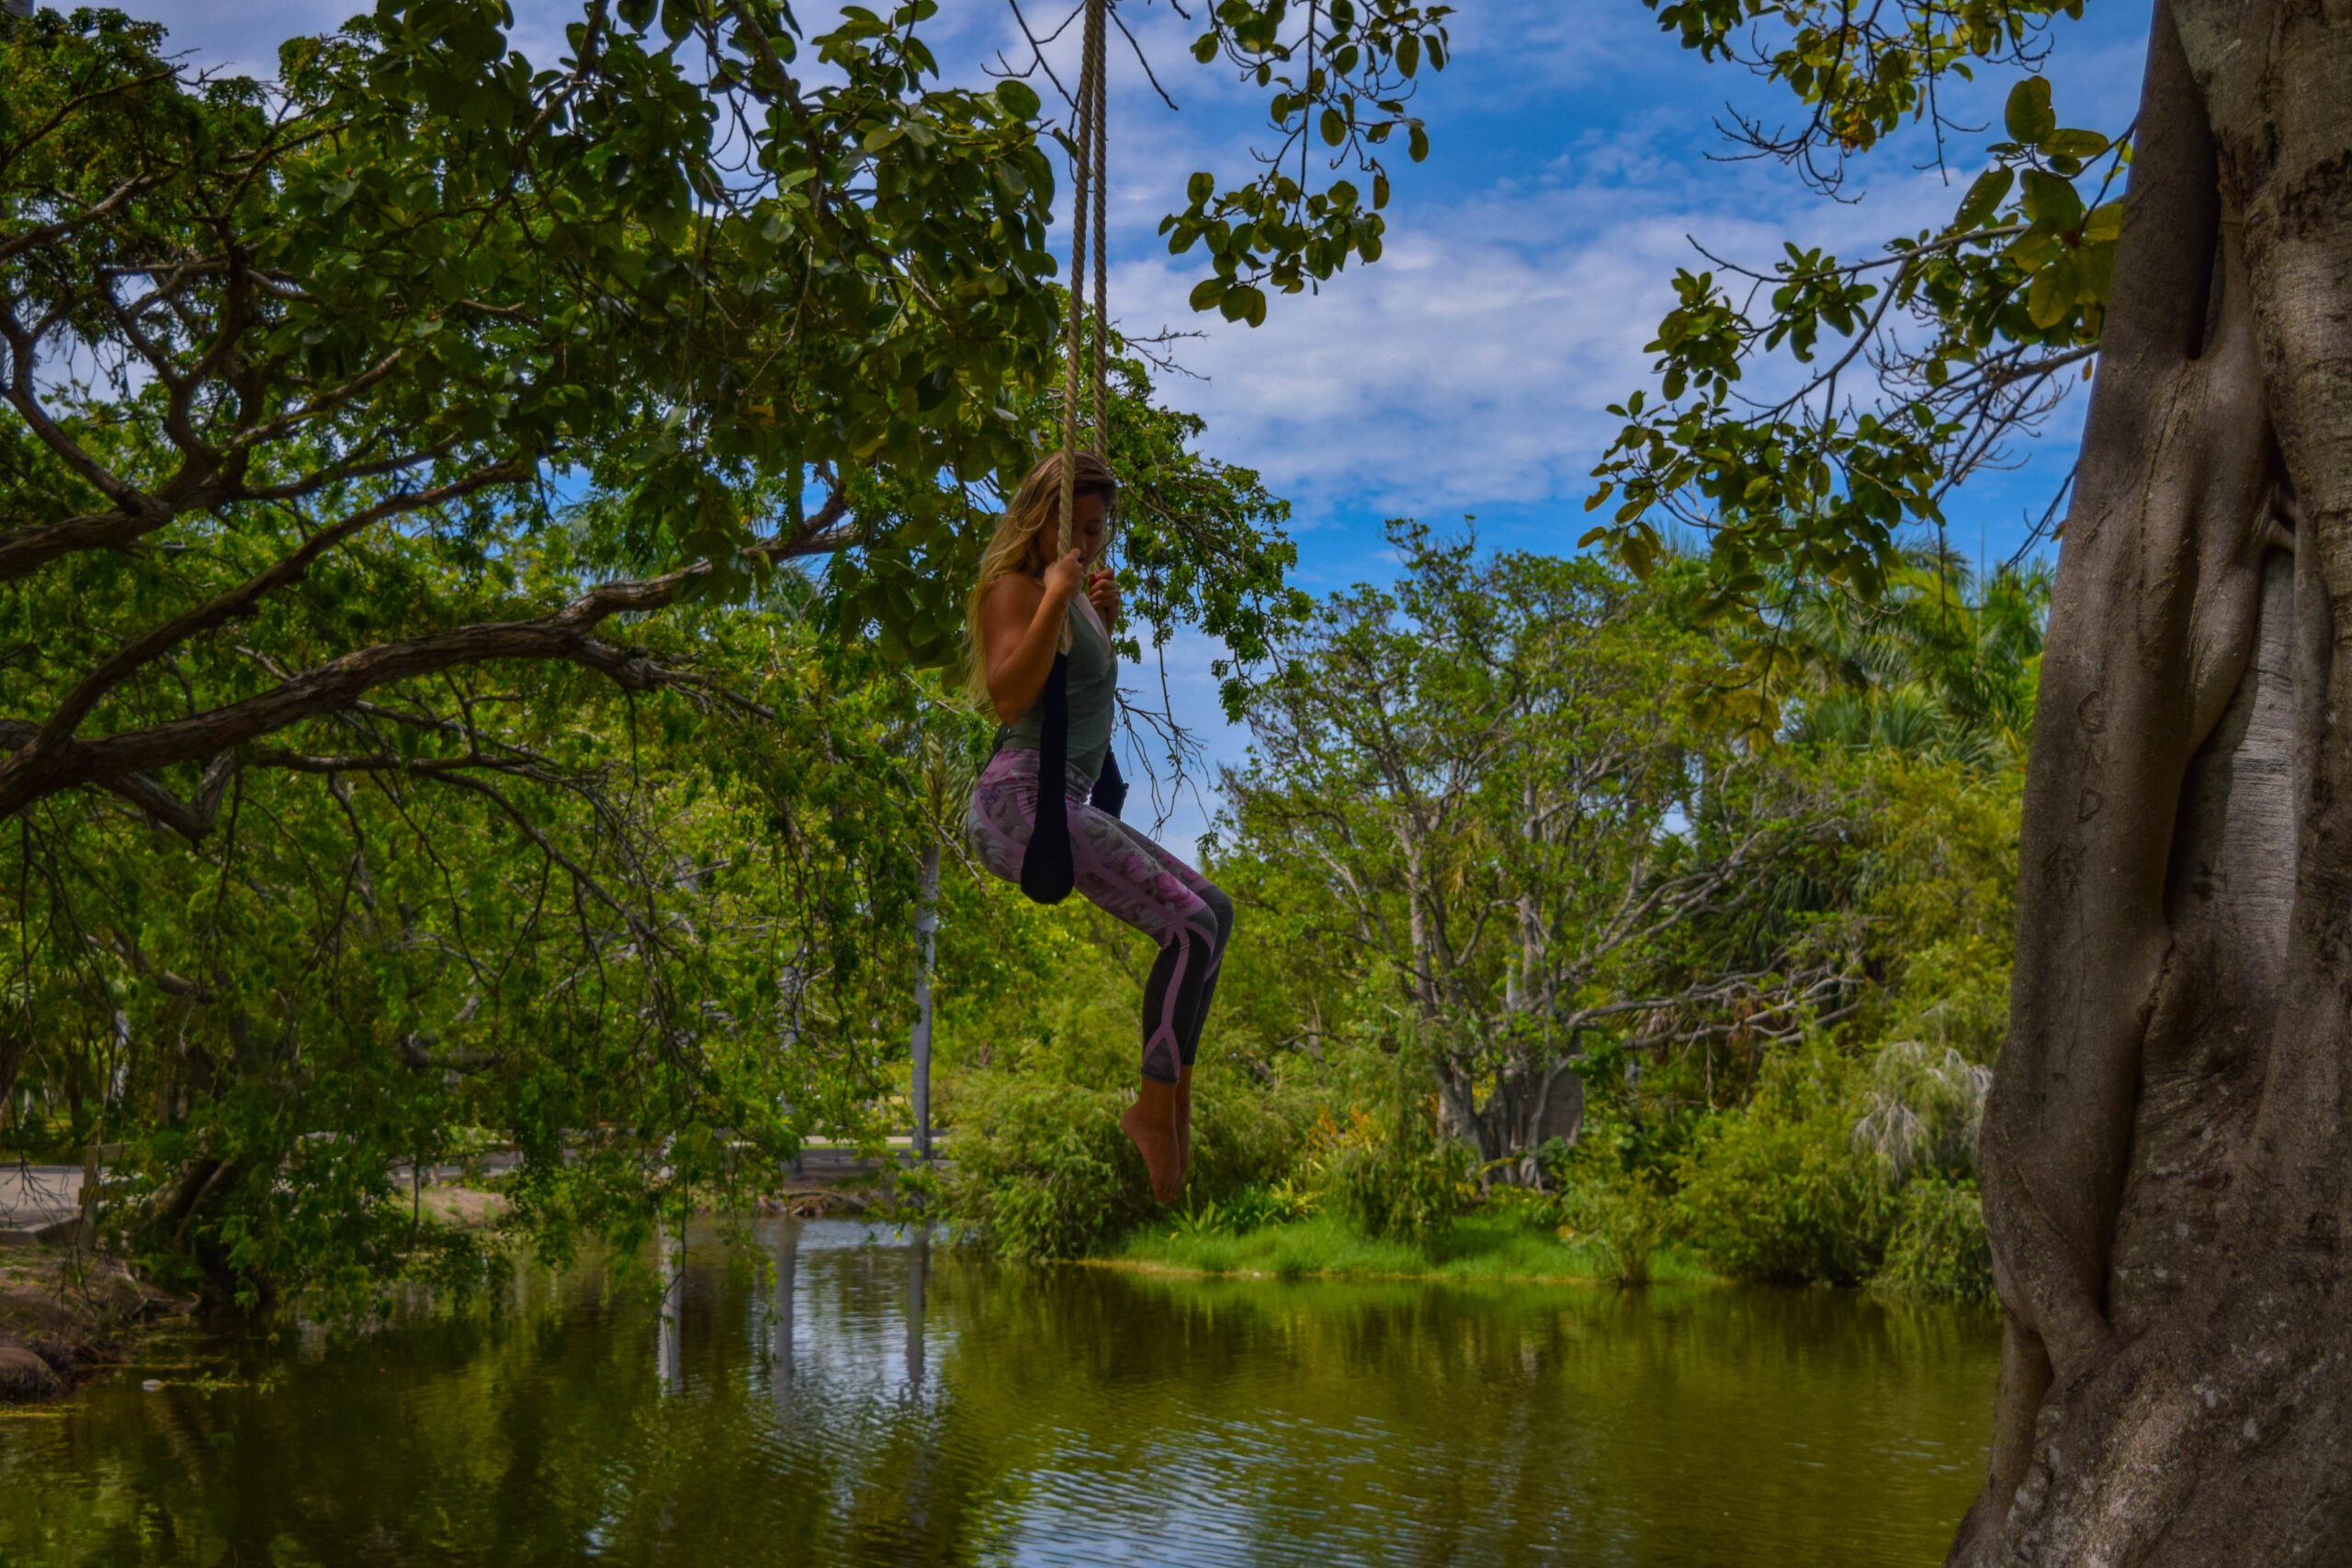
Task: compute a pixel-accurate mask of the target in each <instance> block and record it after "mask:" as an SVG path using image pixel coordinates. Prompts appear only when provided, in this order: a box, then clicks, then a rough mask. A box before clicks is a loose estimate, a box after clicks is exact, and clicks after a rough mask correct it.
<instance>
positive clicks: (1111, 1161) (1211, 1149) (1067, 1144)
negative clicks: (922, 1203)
mask: <svg viewBox="0 0 2352 1568" xmlns="http://www.w3.org/2000/svg"><path fill="white" fill-rule="evenodd" d="M1199 1082H1200V1090H1201V1092H1199V1093H1198V1094H1197V1095H1196V1096H1195V1098H1194V1100H1193V1163H1192V1168H1191V1171H1190V1173H1189V1174H1188V1176H1187V1178H1186V1180H1185V1191H1186V1194H1187V1197H1188V1200H1189V1201H1191V1202H1193V1203H1194V1204H1199V1203H1208V1204H1211V1205H1216V1204H1218V1203H1220V1202H1231V1201H1236V1199H1237V1195H1238V1194H1241V1193H1245V1192H1248V1191H1251V1190H1268V1189H1271V1188H1273V1187H1275V1186H1277V1185H1278V1184H1280V1183H1282V1182H1283V1181H1284V1180H1286V1179H1288V1178H1289V1177H1290V1176H1291V1175H1292V1173H1293V1171H1294V1169H1295V1166H1296V1164H1297V1159H1298V1150H1299V1147H1300V1141H1301V1134H1302V1133H1303V1131H1304V1128H1305V1126H1306V1114H1305V1111H1304V1110H1303V1108H1302V1106H1301V1105H1300V1103H1299V1101H1298V1100H1297V1098H1296V1097H1295V1095H1293V1094H1291V1093H1290V1092H1288V1091H1287V1090H1285V1089H1283V1088H1282V1087H1281V1086H1279V1085H1276V1086H1272V1087H1269V1088H1256V1087H1252V1086H1250V1084H1248V1083H1247V1082H1246V1081H1244V1080H1242V1079H1241V1078H1240V1077H1238V1075H1236V1076H1234V1077H1226V1076H1225V1075H1223V1074H1212V1076H1210V1077H1204V1078H1203V1079H1201V1080H1199ZM1130 1098H1131V1096H1130V1093H1129V1091H1128V1090H1127V1089H1125V1088H1124V1087H1122V1088H1119V1089H1094V1088H1091V1087H1089V1086H1087V1085H1085V1084H1082V1083H1078V1082H1073V1081H1071V1080H1070V1078H1069V1077H1064V1076H1061V1075H1060V1074H1057V1073H1054V1072H979V1073H971V1074H967V1075H966V1076H965V1077H963V1078H961V1079H960V1080H959V1081H958V1084H957V1092H956V1113H957V1119H958V1131H957V1132H956V1163H955V1166H954V1168H953V1175H952V1176H951V1178H950V1179H949V1181H948V1183H947V1191H946V1197H947V1204H948V1210H949V1213H951V1214H952V1215H953V1216H954V1217H955V1218H956V1219H957V1220H960V1221H962V1222H963V1223H964V1224H967V1225H969V1226H971V1227H973V1229H974V1230H975V1231H976V1232H977V1234H978V1239H979V1240H981V1241H982V1242H984V1243H985V1244H987V1245H988V1246H989V1247H993V1248H995V1249H996V1250H998V1251H1000V1252H1002V1253H1005V1254H1006V1255H1008V1256H1010V1257H1015V1258H1078V1257H1083V1256H1085V1255H1087V1254H1089V1253H1092V1252H1098V1251H1101V1250H1103V1248H1104V1247H1108V1246H1109V1245H1110V1244H1111V1243H1113V1242H1114V1241H1116V1240H1117V1239H1118V1238H1119V1237H1120V1236H1121V1235H1124V1234H1125V1232H1126V1231H1127V1230H1128V1229H1130V1228H1131V1227H1133V1226H1134V1225H1135V1224H1137V1223H1138V1222H1140V1221H1141V1220H1143V1219H1144V1218H1145V1217H1147V1216H1148V1215H1149V1214H1151V1213H1155V1212H1156V1211H1155V1206H1154V1205H1153V1203H1152V1201H1151V1189H1150V1185H1149V1183H1148V1181H1147V1180H1146V1179H1145V1176H1144V1170H1143V1162H1142V1161H1141V1160H1140V1159H1138V1158H1137V1157H1136V1152H1135V1149H1134V1146H1133V1145H1130V1144H1129V1143H1128V1142H1127V1135H1126V1134H1125V1133H1124V1132H1122V1131H1121V1130H1120V1128H1119V1113H1120V1112H1121V1111H1124V1110H1125V1109H1126V1107H1127V1101H1128V1100H1129V1099H1130Z"/></svg>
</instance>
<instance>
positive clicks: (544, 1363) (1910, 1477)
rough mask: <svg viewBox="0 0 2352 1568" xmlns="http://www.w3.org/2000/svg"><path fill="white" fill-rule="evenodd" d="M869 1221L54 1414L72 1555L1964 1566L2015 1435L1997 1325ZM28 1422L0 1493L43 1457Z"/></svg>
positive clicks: (60, 1524)
mask: <svg viewBox="0 0 2352 1568" xmlns="http://www.w3.org/2000/svg"><path fill="white" fill-rule="evenodd" d="M863 1235H864V1233H863V1232H861V1231H860V1230H858V1229H857V1228H856V1227H852V1226H845V1225H811V1226H799V1225H791V1224H781V1225H776V1226H774V1227H763V1228H761V1229H760V1231H759V1232H758V1234H757V1235H756V1238H755V1251H754V1253H753V1255H752V1257H751V1258H750V1259H749V1260H748V1262H749V1265H750V1266H748V1267H747V1266H746V1264H745V1260H743V1259H738V1260H737V1261H736V1262H735V1263H734V1264H733V1265H732V1266H730V1264H729V1261H728V1259H727V1258H726V1257H725V1255H724V1249H723V1248H722V1247H721V1246H720V1245H719V1244H718V1241H717V1238H715V1237H706V1236H705V1235H703V1234H702V1233H701V1232H700V1231H699V1230H697V1231H696V1233H695V1235H694V1237H693V1246H692V1247H690V1249H689V1250H688V1252H687V1256H686V1260H685V1269H684V1280H683V1286H682V1289H681V1290H680V1291H679V1292H678V1293H677V1296H676V1299H675V1309H676V1310H675V1314H674V1320H673V1321H674V1330H673V1333H671V1334H669V1335H664V1333H663V1332H662V1314H661V1313H660V1311H659V1308H658V1303H657V1302H656V1301H655V1300H654V1299H653V1298H652V1296H651V1295H650V1293H640V1294H638V1295H634V1296H621V1295H618V1294H616V1292H615V1288H614V1287H613V1286H611V1285H610V1284H609V1283H608V1282H607V1281H606V1280H605V1276H604V1274H603V1272H602V1271H601V1270H600V1269H594V1268H589V1269H582V1270H579V1271H577V1272H576V1273H574V1274H573V1275H571V1276H570V1277H568V1278H566V1279H564V1280H561V1281H555V1280H549V1279H548V1277H546V1276H544V1275H537V1276H531V1277H529V1278H528V1279H527V1280H526V1282H525V1283H523V1284H520V1285H518V1287H517V1292H518V1293H517V1296H516V1297H515V1300H514V1302H513V1303H511V1305H510V1307H509V1308H508V1310H506V1311H503V1312H502V1313H501V1314H498V1315H496V1316H494V1317H487V1316H486V1317H477V1318H473V1319H467V1320H458V1321H451V1320H447V1319H443V1320H437V1321H435V1320H427V1321H423V1322H417V1323H413V1324H411V1325H407V1326H405V1327H403V1328H402V1329H401V1330H400V1331H399V1332H397V1333H391V1334H383V1335H378V1336H374V1337H360V1338H356V1339H353V1338H350V1337H337V1338H336V1340H335V1341H334V1344H333V1345H332V1346H331V1347H330V1348H329V1349H328V1350H327V1352H326V1354H325V1355H324V1356H323V1357H322V1358H321V1359H319V1360H318V1361H317V1362H316V1363H315V1364H307V1363H301V1362H295V1363H291V1364H281V1365H280V1366H279V1367H278V1371H279V1372H280V1374H281V1378H280V1382H278V1384H277V1387H276V1388H275V1389H274V1390H272V1391H271V1392H269V1393H266V1394H264V1393H258V1392H254V1391H244V1392H232V1393H219V1394H198V1393H195V1392H194V1391H192V1390H184V1389H175V1390H171V1391H167V1393H164V1394H158V1395H148V1394H141V1393H139V1392H138V1390H137V1388H136V1384H135V1382H117V1383H110V1384H107V1385H104V1386H102V1387H101V1388H100V1389H98V1390H97V1391H96V1392H95V1393H93V1394H92V1395H91V1396H88V1397H87V1398H86V1399H85V1402H84V1404H82V1405H81V1406H80V1407H79V1414H77V1415H76V1416H75V1417H74V1421H73V1423H72V1425H71V1427H70V1428H69V1427H67V1424H64V1423H51V1424H50V1429H51V1431H53V1432H55V1433H56V1434H57V1438H58V1439H59V1440H60V1441H61V1442H65V1443H66V1446H65V1447H63V1448H62V1449H60V1450H57V1451H56V1452H55V1453H54V1454H53V1455H52V1456H51V1459H50V1461H48V1462H51V1463H52V1464H53V1465H54V1466H55V1467H56V1470H55V1471H54V1472H51V1473H57V1472H67V1473H70V1474H72V1475H73V1476H74V1478H75V1485H74V1487H72V1488H70V1489H68V1493H67V1495H70V1496H72V1497H74V1498H75V1499H77V1501H76V1502H74V1503H72V1504H69V1505H68V1506H67V1509H66V1511H65V1513H64V1514H62V1516H58V1517H57V1522H56V1524H55V1526H54V1528H53V1530H52V1533H51V1536H50V1538H49V1539H50V1540H51V1542H59V1543H62V1544H59V1545H53V1546H51V1547H49V1548H46V1549H45V1550H44V1552H43V1554H42V1555H41V1557H40V1560H41V1561H43V1562H179V1561H183V1560H186V1561H198V1560H202V1559H203V1558H204V1557H205V1556H206V1554H207V1552H208V1551H217V1550H220V1549H226V1550H227V1551H230V1552H232V1553H233V1554H235V1555H237V1556H243V1557H247V1558H255V1557H258V1558H262V1559H264V1560H266V1559H267V1558H268V1556H269V1555H270V1552H271V1550H272V1546H273V1543H276V1552H277V1558H278V1559H279V1560H281V1561H287V1562H303V1561H315V1562H350V1561H358V1560H363V1559H364V1560H366V1561H369V1562H428V1561H429V1562H482V1563H491V1562H496V1563H501V1564H504V1563H507V1562H543V1561H571V1560H575V1559H577V1558H578V1557H580V1556H581V1555H582V1554H583V1553H584V1552H586V1551H592V1550H593V1551H595V1552H596V1553H597V1554H599V1555H600V1556H601V1557H603V1558H604V1559H605V1560H609V1561H614V1562H628V1563H656V1562H662V1563H666V1562H795V1563H798V1562H808V1563H825V1562H846V1563H866V1562H906V1563H923V1564H930V1563H961V1562H984V1561H985V1562H997V1561H1004V1560H1008V1559H1020V1558H1023V1557H1024V1556H1034V1555H1045V1554H1048V1553H1051V1554H1058V1555H1062V1556H1073V1555H1074V1556H1086V1555H1090V1554H1094V1553H1097V1552H1099V1554H1101V1555H1105V1556H1107V1555H1111V1554H1113V1553H1114V1552H1119V1553H1125V1555H1128V1556H1130V1557H1132V1556H1133V1555H1134V1554H1135V1553H1136V1552H1137V1551H1143V1552H1145V1553H1146V1554H1147V1555H1149V1556H1151V1557H1152V1558H1153V1560H1155V1561H1170V1562H1183V1561H1188V1560H1189V1561H1204V1560H1207V1559H1210V1558H1221V1559H1222V1558H1232V1559H1240V1560H1246V1561H1252V1562H1297V1563H1308V1562H1312V1563H1317V1564H1320V1563H1324V1562H1333V1561H1341V1560H1345V1561H1363V1562H1436V1561H1448V1560H1459V1561H1523V1560H1542V1559H1544V1558H1547V1557H1556V1558H1558V1559H1560V1560H1565V1561H1573V1562H1579V1563H1588V1562H1589V1563H1596V1564H1601V1563H1613V1562H1625V1563H1634V1562H1639V1563H1642V1564H1644V1565H1645V1568H1646V1565H1649V1564H1662V1563H1672V1562H1731V1561H1743V1560H1752V1559H1753V1558H1754V1556H1755V1554H1756V1553H1758V1552H1759V1551H1760V1552H1763V1554H1764V1555H1769V1556H1771V1557H1773V1558H1775V1559H1786V1560H1804V1561H1813V1562H1823V1563H1828V1564H1838V1563H1877V1562H1901V1561H1928V1560H1930V1558H1931V1557H1932V1553H1933V1551H1935V1549H1936V1547H1937V1544H1938V1541H1939V1537H1940V1533H1941V1531H1942V1529H1944V1527H1945V1524H1946V1522H1947V1521H1948V1519H1949V1517H1950V1516H1951V1513H1952V1511H1953V1510H1954V1509H1955V1508H1956V1507H1957V1506H1959V1505H1960V1504H1961V1502H1962V1501H1963V1500H1964V1498H1965V1496H1966V1495H1967V1492H1968V1489H1969V1486H1970V1485H1971V1483H1973V1478H1974V1475H1975V1472H1976V1471H1977V1470H1978V1468H1979V1466H1980V1463H1981V1459H1980V1453H1981V1450H1979V1448H1978V1447H1977V1446H1976V1445H1977V1443H1978V1440H1979V1437H1980V1434H1979V1432H1978V1427H1979V1425H1980V1417H1981V1411H1982V1404H1983V1401H1984V1400H1985V1397H1986V1395H1987V1393H1988V1385H1989V1382H1990V1365H1989V1355H1988V1349H1987V1348H1988V1345H1989V1330H1988V1329H1987V1328H1986V1327H1985V1325H1981V1324H1978V1323H1976V1322H1975V1321H1974V1320H1973V1319H1968V1318H1963V1317H1962V1316H1959V1315H1956V1314H1951V1313H1950V1312H1945V1311H1939V1310H1919V1309H1911V1310H1904V1309H1897V1308H1894V1307H1890V1306H1885V1305H1880V1304H1876V1303H1871V1302H1869V1301H1868V1300H1866V1299H1857V1298H1854V1297H1851V1296H1846V1295H1835V1294H1830V1293H1826V1292H1814V1293H1808V1292H1750V1291H1732V1290H1683V1291H1673V1290H1668V1289H1663V1288H1658V1289H1653V1290H1652V1291H1650V1292H1647V1293H1646V1294H1645V1295H1643V1294H1633V1293H1621V1292H1610V1291H1565V1290H1548V1291H1539V1290H1481V1291H1475V1292H1474V1291H1459V1290H1449V1289H1443V1288H1434V1287H1428V1286H1421V1285H1415V1284H1407V1283H1397V1284H1376V1285H1340V1284H1296V1285H1292V1284H1282V1283H1276V1282H1272V1281H1235V1282H1228V1283H1222V1284H1220V1283H1214V1282H1201V1283H1184V1282H1174V1281H1166V1280H1147V1279H1142V1278H1138V1277H1135V1276H1130V1275H1125V1274H1121V1273H1115V1272H1113V1271H1110V1270H1104V1269H1069V1268H1066V1269H1012V1268H1007V1267H999V1266H994V1265H989V1264H987V1263H984V1262H980V1261H978V1260H976V1259H973V1258H968V1257H966V1256H964V1255H961V1254H958V1253H956V1252H954V1251H951V1250H948V1249H945V1248H944V1247H935V1246H934V1245H933V1244H932V1243H930V1242H929V1241H927V1240H924V1239H920V1238H903V1239H901V1238H895V1237H892V1236H890V1235H888V1234H887V1233H882V1234H881V1244H880V1245H876V1246H866V1245H863V1244H862V1240H861V1238H862V1236H863ZM665 1340H666V1341H667V1343H666V1345H665ZM379 1369H380V1370H379ZM665 1387H666V1388H668V1389H669V1390H671V1391H672V1392H669V1393H664V1389H665ZM69 1439H70V1440H69ZM12 1442H14V1439H13V1438H7V1437H0V1483H8V1484H9V1485H10V1486H11V1487H12V1490H13V1488H14V1487H15V1486H17V1485H18V1484H22V1485H26V1486H39V1485H40V1484H41V1477H40V1472H39V1471H38V1468H37V1467H28V1464H27V1463H26V1462H25V1456H24V1454H23V1451H22V1449H21V1445H18V1446H11V1444H12ZM1939 1467H1940V1469H1939ZM96 1493H105V1494H106V1495H107V1496H110V1497H112V1498H114V1499H116V1501H115V1502H114V1503H112V1504H110V1505H106V1504H101V1503H100V1502H99V1501H97V1500H96ZM108 1507H111V1508H112V1509H113V1510H114V1511H113V1512H111V1513H109V1512H107V1508H108ZM77 1508H78V1509H80V1510H81V1511H80V1512H76V1511H75V1510H76V1509H77ZM14 1528H16V1527H13V1526H12V1525H11V1524H9V1523H8V1522H6V1521H5V1520H0V1551H22V1550H23V1549H24V1545H25V1543H24V1541H23V1540H21V1538H18V1537H16V1536H12V1535H11V1534H10V1533H9V1532H10V1530H11V1529H14ZM1759 1542H1760V1543H1769V1546H1770V1551H1764V1548H1763V1547H1762V1546H1759V1544H1758V1543H1759Z"/></svg>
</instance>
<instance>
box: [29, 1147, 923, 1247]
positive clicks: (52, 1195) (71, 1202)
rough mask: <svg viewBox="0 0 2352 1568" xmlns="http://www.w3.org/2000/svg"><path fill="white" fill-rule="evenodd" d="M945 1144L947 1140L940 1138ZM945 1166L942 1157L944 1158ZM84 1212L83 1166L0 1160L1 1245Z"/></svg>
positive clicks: (859, 1162)
mask: <svg viewBox="0 0 2352 1568" xmlns="http://www.w3.org/2000/svg"><path fill="white" fill-rule="evenodd" d="M940 1142H941V1143H942V1144H944V1142H945V1140H944V1139H942V1140H940ZM912 1143H913V1140H912V1139H910V1138H904V1137H899V1138H892V1139H891V1140H890V1141H889V1153H888V1155H887V1156H884V1157H883V1158H880V1159H876V1158H864V1159H861V1158H859V1157H858V1156H857V1153H856V1151H855V1150H854V1149H851V1148H846V1147H836V1146H831V1145H825V1144H820V1143H812V1144H811V1145H809V1147H808V1148H807V1149H805V1150H804V1151H802V1154H801V1156H800V1164H799V1168H798V1169H797V1170H796V1171H794V1173H793V1174H794V1175H795V1176H797V1177H799V1178H800V1179H804V1180H817V1181H839V1180H842V1179H848V1178H851V1177H858V1176H871V1175H873V1174H875V1173H876V1172H877V1171H878V1170H880V1169H881V1168H882V1167H883V1166H884V1164H885V1163H889V1164H898V1163H902V1162H904V1161H905V1160H907V1159H908V1158H909V1157H910V1155H911V1153H912V1149H911V1145H912ZM941 1163H942V1164H944V1163H945V1161H944V1158H943V1159H941ZM513 1164H515V1156H514V1155H512V1154H508V1153H505V1152H503V1151H500V1152H493V1153H491V1154H487V1155H485V1156H482V1158H481V1161H480V1162H479V1165H478V1168H480V1169H481V1170H483V1171H485V1172H492V1171H498V1170H503V1169H505V1168H508V1167H509V1166H512V1165H513ZM463 1171H464V1167H462V1166H458V1165H442V1166H435V1167H434V1168H432V1169H431V1170H430V1171H428V1172H427V1173H426V1179H427V1180H431V1181H446V1180H448V1179H450V1178H452V1177H456V1176H458V1175H461V1174H462V1173H463ZM394 1175H395V1179H397V1180H400V1181H405V1180H407V1179H408V1171H407V1169H406V1168H405V1167H402V1168H398V1169H397V1170H396V1171H395V1173H394ZM81 1212H82V1168H81V1167H80V1166H78V1165H30V1164H28V1163H26V1162H24V1161H21V1160H13V1159H6V1158H0V1247H7V1246H17V1247H21V1246H26V1245H28V1244H30V1243H33V1242H36V1241H41V1240H52V1239H55V1235H54V1233H55V1232H56V1231H58V1230H59V1229H61V1228H62V1227H64V1226H67V1225H70V1224H72V1223H73V1222H74V1220H75V1219H76V1218H77V1217H78V1216H79V1215H80V1213H81Z"/></svg>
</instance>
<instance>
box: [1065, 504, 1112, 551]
mask: <svg viewBox="0 0 2352 1568" xmlns="http://www.w3.org/2000/svg"><path fill="white" fill-rule="evenodd" d="M1110 531H1111V508H1110V505H1109V503H1108V502H1105V501H1104V500H1103V498H1102V497H1101V496H1099V495H1081V496H1080V497H1079V498H1078V510H1077V512H1076V513H1075V514H1074V515H1073V516H1072V517H1071V519H1070V530H1069V542H1070V543H1071V544H1073V545H1075V546H1077V547H1078V553H1079V555H1080V558H1082V559H1085V560H1090V561H1095V560H1101V559H1102V558H1103V536H1105V535H1107V534H1108V533H1109V532H1110Z"/></svg>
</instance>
